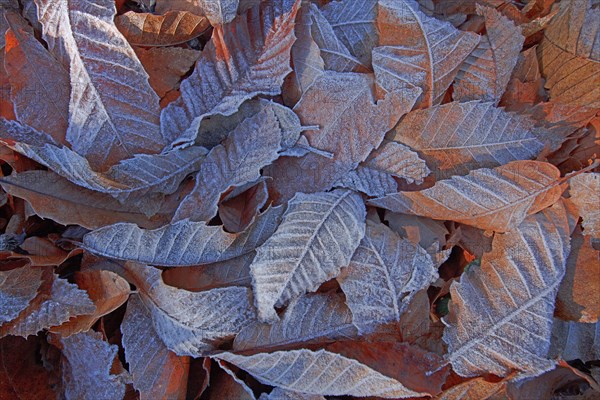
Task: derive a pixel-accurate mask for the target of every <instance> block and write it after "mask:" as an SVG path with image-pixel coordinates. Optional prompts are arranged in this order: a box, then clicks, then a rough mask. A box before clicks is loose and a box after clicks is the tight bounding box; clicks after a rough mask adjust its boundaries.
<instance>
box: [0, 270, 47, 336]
mask: <svg viewBox="0 0 600 400" xmlns="http://www.w3.org/2000/svg"><path fill="white" fill-rule="evenodd" d="M41 284H42V270H41V269H40V268H31V267H28V266H25V267H21V268H16V269H11V270H9V271H0V304H1V305H2V313H1V314H0V325H1V324H4V323H6V322H9V321H12V320H13V319H15V318H17V316H18V315H19V314H20V313H21V312H22V311H23V310H25V309H26V308H27V306H28V305H29V302H30V301H31V300H33V299H34V298H35V296H36V295H37V291H38V289H39V287H40V286H41Z"/></svg>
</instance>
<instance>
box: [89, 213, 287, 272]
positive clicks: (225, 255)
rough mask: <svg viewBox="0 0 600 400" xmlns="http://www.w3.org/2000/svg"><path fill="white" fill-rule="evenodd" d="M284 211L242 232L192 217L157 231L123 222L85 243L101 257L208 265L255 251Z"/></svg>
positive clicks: (260, 219)
mask: <svg viewBox="0 0 600 400" xmlns="http://www.w3.org/2000/svg"><path fill="white" fill-rule="evenodd" d="M282 211H283V210H282V207H274V208H270V209H268V210H267V211H265V212H264V213H262V214H261V215H260V216H259V217H258V218H257V219H256V220H255V221H254V223H253V224H252V225H251V226H250V227H249V228H248V229H247V230H246V231H245V232H243V233H241V234H232V233H228V232H225V231H224V230H223V228H222V227H220V226H209V225H207V224H206V223H205V222H191V221H189V220H181V221H178V222H176V223H173V224H170V225H165V226H163V227H162V228H158V229H154V230H145V229H141V228H139V227H138V226H137V225H135V224H131V223H125V222H122V223H118V224H114V225H109V226H105V227H103V228H100V229H97V230H95V231H92V232H90V233H88V234H86V235H85V236H84V237H83V246H84V248H86V249H88V250H89V251H91V252H93V253H95V254H97V255H100V256H104V257H109V258H115V259H120V260H130V261H136V262H140V263H144V264H152V265H163V266H171V267H175V266H191V265H198V264H208V263H213V262H218V261H224V260H228V259H231V258H235V257H238V256H241V255H243V254H246V253H250V252H252V251H253V250H254V249H255V248H256V247H258V246H260V245H261V244H263V243H264V242H265V240H267V238H269V237H270V236H271V234H272V233H273V232H274V231H275V229H276V228H277V225H278V224H279V220H280V216H281V213H282Z"/></svg>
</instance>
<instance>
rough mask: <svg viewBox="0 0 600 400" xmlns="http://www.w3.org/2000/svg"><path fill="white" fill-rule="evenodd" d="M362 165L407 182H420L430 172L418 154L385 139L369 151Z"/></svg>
mask: <svg viewBox="0 0 600 400" xmlns="http://www.w3.org/2000/svg"><path fill="white" fill-rule="evenodd" d="M409 115H410V113H409ZM362 165H363V166H365V167H367V168H372V169H375V170H377V171H381V172H385V173H386V174H390V175H393V176H396V177H398V178H403V179H405V180H406V181H407V182H408V183H413V182H417V183H421V182H422V181H423V178H425V177H426V176H427V175H429V173H430V172H431V171H430V170H429V168H427V164H426V163H425V161H423V160H421V159H420V158H419V155H418V154H417V153H416V152H414V151H412V150H411V149H410V148H409V147H407V146H404V145H403V144H401V143H397V142H393V141H385V140H384V142H383V144H382V145H381V146H380V147H379V148H377V149H375V150H373V151H372V152H371V154H370V155H369V157H368V158H367V159H366V160H365V161H364V162H363V163H362Z"/></svg>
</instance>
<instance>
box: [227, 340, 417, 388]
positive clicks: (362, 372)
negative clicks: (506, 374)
mask: <svg viewBox="0 0 600 400" xmlns="http://www.w3.org/2000/svg"><path fill="white" fill-rule="evenodd" d="M216 357H218V358H219V359H221V360H225V361H227V362H230V363H232V364H234V365H236V366H237V367H239V368H241V369H243V370H245V371H247V372H248V373H250V374H251V375H252V376H254V377H255V378H256V379H258V380H259V381H260V382H262V383H264V384H267V385H271V386H276V387H280V388H283V389H287V390H291V391H294V392H301V393H306V394H317V395H332V396H340V395H350V396H357V397H364V396H379V397H383V398H404V397H415V396H417V397H418V396H422V395H427V393H418V392H414V391H412V390H410V389H408V388H406V387H405V386H404V385H402V383H400V382H398V381H397V380H395V379H393V378H390V377H388V376H385V375H383V374H381V373H379V372H377V371H375V370H373V369H371V368H369V367H367V366H366V365H363V364H361V363H360V362H358V361H356V360H354V359H351V358H347V357H344V356H341V355H339V354H336V353H332V352H329V351H326V350H319V351H311V350H306V349H301V350H291V351H286V352H284V351H277V352H274V353H259V354H255V355H252V356H241V355H236V354H233V353H223V354H219V355H218V356H216Z"/></svg>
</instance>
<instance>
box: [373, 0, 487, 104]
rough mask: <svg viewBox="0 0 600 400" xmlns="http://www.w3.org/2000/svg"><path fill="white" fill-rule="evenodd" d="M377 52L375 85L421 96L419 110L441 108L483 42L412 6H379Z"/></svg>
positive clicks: (387, 1) (386, 0) (404, 0)
mask: <svg viewBox="0 0 600 400" xmlns="http://www.w3.org/2000/svg"><path fill="white" fill-rule="evenodd" d="M378 4H379V10H378V14H377V28H378V31H379V42H378V46H379V47H376V48H375V49H373V69H374V71H375V79H376V81H377V84H378V85H379V87H380V88H381V89H383V91H385V92H389V91H392V90H394V89H396V88H398V87H412V86H417V87H419V88H421V89H422V90H423V93H422V94H421V97H419V99H418V100H417V107H419V108H424V107H430V106H432V105H434V104H439V103H440V101H441V100H442V97H443V95H444V93H445V92H446V89H448V87H449V86H450V84H451V83H452V80H453V79H454V76H455V75H456V73H457V72H458V68H459V66H460V64H461V63H462V62H463V60H465V59H466V58H467V56H468V55H469V54H470V53H471V51H473V49H475V46H477V44H478V43H479V36H477V35H476V34H474V33H471V32H461V31H459V30H458V29H455V28H454V27H453V26H452V25H450V24H449V23H447V22H443V21H440V20H437V19H435V18H431V17H428V16H426V15H425V14H423V13H422V12H421V11H420V10H419V6H418V4H417V2H415V1H412V0H401V1H393V0H379V2H378Z"/></svg>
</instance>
